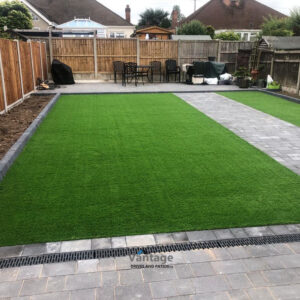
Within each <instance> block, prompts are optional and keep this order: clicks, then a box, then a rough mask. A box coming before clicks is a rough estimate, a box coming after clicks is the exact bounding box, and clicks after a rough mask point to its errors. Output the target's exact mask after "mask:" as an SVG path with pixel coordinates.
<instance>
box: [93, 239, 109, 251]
mask: <svg viewBox="0 0 300 300" xmlns="http://www.w3.org/2000/svg"><path fill="white" fill-rule="evenodd" d="M109 248H111V238H102V239H92V249H93V250H94V249H109Z"/></svg>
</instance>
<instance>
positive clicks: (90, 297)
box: [70, 289, 96, 300]
mask: <svg viewBox="0 0 300 300" xmlns="http://www.w3.org/2000/svg"><path fill="white" fill-rule="evenodd" d="M95 296H96V289H88V290H78V291H71V293H70V300H83V299H84V300H95Z"/></svg>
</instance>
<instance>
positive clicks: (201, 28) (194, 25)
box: [177, 20, 208, 35]
mask: <svg viewBox="0 0 300 300" xmlns="http://www.w3.org/2000/svg"><path fill="white" fill-rule="evenodd" d="M177 34H179V35H205V34H208V33H207V29H206V26H205V25H203V24H202V23H201V22H199V21H197V20H193V21H191V22H189V23H186V24H183V25H182V26H181V27H180V28H179V29H178V31H177Z"/></svg>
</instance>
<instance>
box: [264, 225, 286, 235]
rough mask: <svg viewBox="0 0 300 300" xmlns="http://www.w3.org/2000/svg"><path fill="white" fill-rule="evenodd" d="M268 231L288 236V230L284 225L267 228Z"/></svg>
mask: <svg viewBox="0 0 300 300" xmlns="http://www.w3.org/2000/svg"><path fill="white" fill-rule="evenodd" d="M269 228H270V230H271V231H272V232H274V234H277V235H283V234H290V231H289V229H288V228H287V226H285V225H273V226H269Z"/></svg>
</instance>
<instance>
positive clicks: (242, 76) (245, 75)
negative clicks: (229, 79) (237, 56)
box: [234, 67, 250, 89]
mask: <svg viewBox="0 0 300 300" xmlns="http://www.w3.org/2000/svg"><path fill="white" fill-rule="evenodd" d="M234 77H236V78H237V85H238V86H239V87H240V88H242V89H247V88H249V82H250V79H249V77H250V73H249V70H248V69H247V68H245V67H241V68H239V69H238V70H237V71H236V72H235V73H234Z"/></svg>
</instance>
